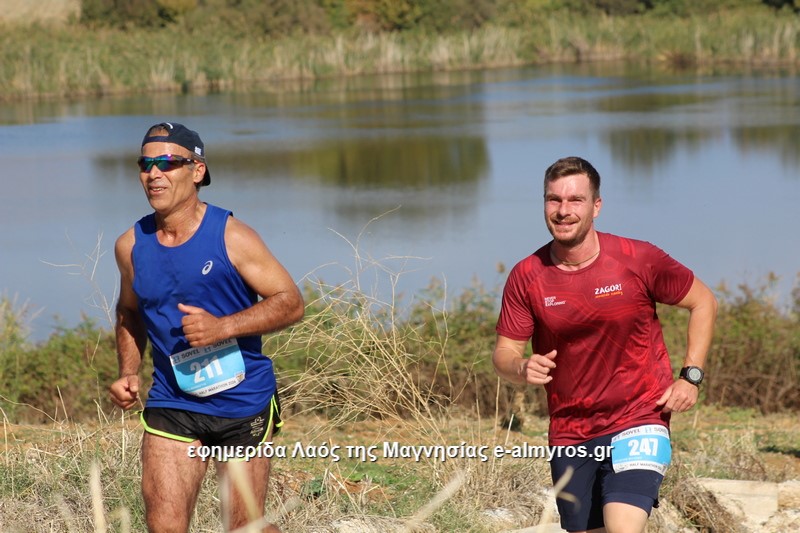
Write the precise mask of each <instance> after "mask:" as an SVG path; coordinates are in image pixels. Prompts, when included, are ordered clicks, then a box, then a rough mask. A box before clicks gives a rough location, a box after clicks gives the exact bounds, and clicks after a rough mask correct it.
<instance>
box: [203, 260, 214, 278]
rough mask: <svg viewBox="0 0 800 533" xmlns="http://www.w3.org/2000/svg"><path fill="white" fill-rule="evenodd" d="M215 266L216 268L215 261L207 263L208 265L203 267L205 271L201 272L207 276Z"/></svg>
mask: <svg viewBox="0 0 800 533" xmlns="http://www.w3.org/2000/svg"><path fill="white" fill-rule="evenodd" d="M213 266H214V261H206V264H205V265H203V270H201V272H202V273H203V275H204V276H205V275H206V274H208V273H209V272H211V267H213Z"/></svg>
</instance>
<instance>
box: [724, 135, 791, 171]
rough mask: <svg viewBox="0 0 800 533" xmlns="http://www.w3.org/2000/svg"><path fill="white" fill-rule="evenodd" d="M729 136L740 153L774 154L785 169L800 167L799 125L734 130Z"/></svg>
mask: <svg viewBox="0 0 800 533" xmlns="http://www.w3.org/2000/svg"><path fill="white" fill-rule="evenodd" d="M731 135H732V137H733V140H734V141H735V143H736V146H737V147H738V148H739V150H741V151H742V152H745V153H746V152H753V151H758V152H764V153H765V154H767V155H769V154H771V153H775V154H777V155H778V157H779V158H780V159H781V161H782V162H783V163H784V165H786V166H787V167H790V166H793V167H797V166H798V165H800V125H783V126H750V127H742V128H734V129H733V130H732V131H731ZM792 176H793V177H794V178H798V174H797V173H793V174H792Z"/></svg>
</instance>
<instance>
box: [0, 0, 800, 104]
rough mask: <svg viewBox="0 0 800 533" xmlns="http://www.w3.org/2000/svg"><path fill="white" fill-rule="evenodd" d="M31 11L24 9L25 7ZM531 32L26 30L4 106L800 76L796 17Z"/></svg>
mask: <svg viewBox="0 0 800 533" xmlns="http://www.w3.org/2000/svg"><path fill="white" fill-rule="evenodd" d="M25 5H27V4H25ZM527 15H528V16H529V17H528V18H525V17H523V19H521V20H524V24H523V23H521V22H520V21H516V25H506V26H503V25H499V24H494V25H493V24H485V25H483V26H481V27H479V28H476V29H471V30H458V31H453V32H433V31H424V30H417V31H414V32H390V33H369V32H363V31H356V30H355V29H353V30H351V31H338V32H332V33H328V34H315V35H308V34H306V35H288V36H279V37H271V38H265V37H264V35H263V34H258V33H257V32H254V31H249V30H248V28H247V27H241V26H237V27H235V28H231V27H226V26H224V25H222V24H214V21H215V20H218V19H215V17H213V16H208V15H206V16H200V15H198V16H195V17H194V18H192V19H191V20H190V21H189V20H188V19H187V20H182V21H181V23H180V28H181V30H180V31H177V28H176V27H175V26H174V25H173V26H167V27H164V28H161V27H159V26H158V25H156V24H154V25H152V26H148V27H146V28H141V27H129V28H126V29H124V30H122V29H114V28H88V27H83V26H80V25H77V24H69V25H62V26H55V27H52V26H45V27H42V26H37V25H34V26H21V25H16V24H11V25H7V26H5V27H3V31H2V32H0V98H1V99H23V98H31V97H34V98H36V97H47V98H64V97H72V96H78V95H108V94H117V93H146V92H156V91H162V92H164V91H165V92H182V91H208V90H231V89H234V88H237V87H244V86H252V85H254V84H257V83H263V82H272V81H278V80H302V79H318V78H323V77H333V76H354V75H361V74H374V73H393V72H411V71H446V70H462V69H478V68H493V67H506V66H516V65H532V64H542V63H552V62H586V61H603V60H612V59H613V60H618V59H627V60H632V61H646V62H652V63H657V64H664V65H666V66H668V67H670V68H673V67H695V66H704V65H715V64H726V65H727V64H734V65H740V66H751V67H752V66H781V67H790V68H796V67H797V66H798V48H800V40H799V39H798V37H797V36H798V30H799V29H800V17H798V16H796V15H793V14H788V13H785V12H778V13H776V12H773V11H772V10H769V9H767V8H763V7H762V8H749V9H745V8H740V9H731V10H728V11H726V12H723V13H716V14H711V15H708V16H702V17H700V16H697V17H689V16H687V17H665V16H656V15H653V14H649V15H642V16H628V17H609V16H603V15H596V14H581V13H566V12H559V11H556V12H552V13H548V14H546V15H541V14H536V13H528V14H527Z"/></svg>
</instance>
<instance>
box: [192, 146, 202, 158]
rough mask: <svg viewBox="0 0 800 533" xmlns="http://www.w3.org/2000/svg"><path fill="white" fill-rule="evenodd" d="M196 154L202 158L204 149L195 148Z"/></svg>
mask: <svg viewBox="0 0 800 533" xmlns="http://www.w3.org/2000/svg"><path fill="white" fill-rule="evenodd" d="M194 153H196V154H197V155H200V156H201V155H203V149H202V148H200V147H199V146H195V147H194Z"/></svg>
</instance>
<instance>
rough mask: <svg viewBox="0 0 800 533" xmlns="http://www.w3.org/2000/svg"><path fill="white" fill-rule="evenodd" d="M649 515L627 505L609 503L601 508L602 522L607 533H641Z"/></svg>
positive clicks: (642, 510)
mask: <svg viewBox="0 0 800 533" xmlns="http://www.w3.org/2000/svg"><path fill="white" fill-rule="evenodd" d="M648 517H649V513H648V512H647V511H645V510H644V509H642V508H641V507H637V506H635V505H631V504H628V503H621V502H609V503H607V504H605V505H604V506H603V522H604V523H605V527H606V531H607V532H608V533H643V532H644V530H645V527H646V526H647V518H648Z"/></svg>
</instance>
